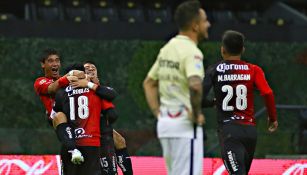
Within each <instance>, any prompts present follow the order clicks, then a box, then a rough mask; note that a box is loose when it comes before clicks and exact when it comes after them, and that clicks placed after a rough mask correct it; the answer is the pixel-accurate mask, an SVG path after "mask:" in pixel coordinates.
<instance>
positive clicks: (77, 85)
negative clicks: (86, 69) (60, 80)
mask: <svg viewBox="0 0 307 175" xmlns="http://www.w3.org/2000/svg"><path fill="white" fill-rule="evenodd" d="M88 82H89V81H88V80H87V79H80V80H78V81H74V82H71V83H69V85H71V86H72V87H73V88H86V87H88V86H87V83H88Z"/></svg>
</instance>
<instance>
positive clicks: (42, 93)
mask: <svg viewBox="0 0 307 175" xmlns="http://www.w3.org/2000/svg"><path fill="white" fill-rule="evenodd" d="M53 82H54V80H53V79H52V78H47V77H39V78H37V79H36V80H35V82H34V90H35V92H36V94H37V95H38V96H39V98H40V100H41V101H42V103H43V104H44V107H45V109H46V115H47V116H48V119H49V120H51V118H50V114H51V110H52V106H53V103H54V95H50V94H48V86H49V85H50V84H51V83H53Z"/></svg>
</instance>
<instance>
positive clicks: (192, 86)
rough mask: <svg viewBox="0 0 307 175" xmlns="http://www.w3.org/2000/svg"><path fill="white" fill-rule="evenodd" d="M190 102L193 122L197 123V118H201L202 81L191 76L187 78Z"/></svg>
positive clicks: (197, 77)
mask: <svg viewBox="0 0 307 175" xmlns="http://www.w3.org/2000/svg"><path fill="white" fill-rule="evenodd" d="M188 82H189V90H190V101H191V105H192V112H193V121H194V122H195V123H198V120H199V119H198V118H199V117H201V116H200V115H202V111H201V100H202V93H203V89H202V79H201V77H199V76H191V77H189V78H188Z"/></svg>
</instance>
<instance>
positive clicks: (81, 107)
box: [69, 96, 89, 120]
mask: <svg viewBox="0 0 307 175" xmlns="http://www.w3.org/2000/svg"><path fill="white" fill-rule="evenodd" d="M69 106H70V120H76V116H75V114H76V113H75V99H74V97H69ZM77 108H78V109H77V110H78V116H79V117H80V118H81V119H86V118H87V117H88V116H89V110H88V98H87V97H86V96H79V97H78V104H77Z"/></svg>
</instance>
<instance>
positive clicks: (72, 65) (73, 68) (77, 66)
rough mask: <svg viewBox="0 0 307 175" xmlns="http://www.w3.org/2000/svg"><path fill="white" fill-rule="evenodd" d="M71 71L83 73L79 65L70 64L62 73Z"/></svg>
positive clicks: (82, 67) (81, 65) (81, 66)
mask: <svg viewBox="0 0 307 175" xmlns="http://www.w3.org/2000/svg"><path fill="white" fill-rule="evenodd" d="M71 70H79V71H83V72H85V69H84V66H83V64H81V63H72V64H70V65H68V66H67V67H66V68H65V70H64V73H65V74H67V73H68V72H70V71H71Z"/></svg>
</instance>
